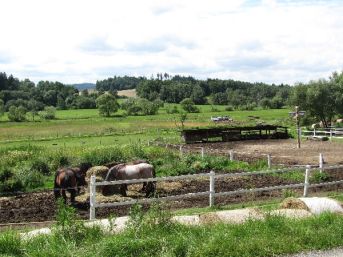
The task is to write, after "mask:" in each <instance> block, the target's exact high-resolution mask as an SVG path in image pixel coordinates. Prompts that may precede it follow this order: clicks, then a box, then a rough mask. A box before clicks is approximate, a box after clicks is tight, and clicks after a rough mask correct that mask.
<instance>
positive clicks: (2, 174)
mask: <svg viewBox="0 0 343 257" xmlns="http://www.w3.org/2000/svg"><path fill="white" fill-rule="evenodd" d="M23 189H24V186H23V183H22V182H21V181H20V180H19V179H18V177H17V176H16V175H15V173H14V172H13V171H12V170H10V169H8V168H2V169H1V170H0V192H1V193H11V192H17V191H22V190H23Z"/></svg>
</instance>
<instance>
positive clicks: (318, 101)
mask: <svg viewBox="0 0 343 257" xmlns="http://www.w3.org/2000/svg"><path fill="white" fill-rule="evenodd" d="M336 92H337V89H335V86H334V84H333V83H330V82H328V81H327V80H323V79H321V80H317V81H311V82H310V83H308V84H305V85H304V84H300V85H297V86H296V87H295V88H294V91H293V94H292V96H291V100H290V102H291V103H292V104H293V105H297V106H299V108H300V109H301V110H304V111H306V112H307V113H306V115H307V116H308V117H313V118H316V119H317V120H319V121H321V122H322V123H323V124H324V126H325V127H328V126H329V123H330V122H331V120H332V119H333V117H334V116H335V114H336V113H337V107H336V105H335V101H336Z"/></svg>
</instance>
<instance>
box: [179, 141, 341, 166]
mask: <svg viewBox="0 0 343 257" xmlns="http://www.w3.org/2000/svg"><path fill="white" fill-rule="evenodd" d="M199 147H204V149H205V151H206V153H208V152H210V153H213V154H220V155H226V156H228V155H229V151H230V150H233V151H234V155H235V156H234V158H235V157H236V158H237V159H238V160H254V159H263V158H267V157H266V155H267V154H271V156H272V163H277V164H287V165H297V164H299V165H300V164H302V165H306V164H310V165H318V163H319V154H320V153H322V154H323V157H324V161H325V164H329V165H334V164H343V141H342V142H331V141H311V140H303V141H302V142H301V147H300V149H299V148H297V141H296V140H294V139H281V140H247V141H235V142H218V143H204V144H189V145H185V146H184V149H185V150H186V151H187V150H191V151H197V152H200V149H199Z"/></svg>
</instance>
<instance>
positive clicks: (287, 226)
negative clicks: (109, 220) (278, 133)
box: [0, 205, 343, 257]
mask: <svg viewBox="0 0 343 257" xmlns="http://www.w3.org/2000/svg"><path fill="white" fill-rule="evenodd" d="M60 208H62V212H61V211H60V212H59V213H60V214H59V215H61V217H60V218H61V219H60V220H59V222H58V223H57V228H55V229H53V234H52V235H49V236H38V237H36V238H32V239H29V240H23V239H20V238H19V236H18V235H17V234H16V233H15V232H10V231H8V232H3V233H1V234H0V255H2V256H4V255H7V256H83V257H86V256H104V257H106V256H233V257H235V256H237V257H238V256H239V257H242V256H246V257H248V256H265V257H267V256H276V255H278V254H287V253H295V252H300V251H303V250H313V249H329V248H333V247H338V246H342V245H343V217H342V216H341V215H337V214H329V213H324V214H322V215H320V216H314V217H311V218H307V219H303V220H297V219H286V218H284V217H280V216H272V215H269V216H268V215H267V217H266V219H265V220H263V221H259V220H249V221H247V222H246V223H244V224H240V225H233V224H231V225H230V224H222V223H218V224H209V225H204V226H194V227H188V226H184V225H180V224H175V223H172V222H171V221H170V214H169V213H168V212H166V211H165V210H164V209H163V208H161V206H160V205H155V206H153V207H152V208H151V209H150V210H149V211H147V212H146V213H143V212H142V209H141V208H140V207H139V206H134V207H133V208H132V210H131V213H130V221H129V226H128V228H127V229H126V230H125V231H124V232H122V233H121V234H117V235H111V234H107V233H104V232H101V230H100V229H99V228H98V227H92V228H86V227H85V226H83V225H80V224H77V223H75V220H74V217H73V215H70V213H72V211H71V210H69V209H63V208H64V207H60ZM66 213H68V214H67V215H65V214H66Z"/></svg>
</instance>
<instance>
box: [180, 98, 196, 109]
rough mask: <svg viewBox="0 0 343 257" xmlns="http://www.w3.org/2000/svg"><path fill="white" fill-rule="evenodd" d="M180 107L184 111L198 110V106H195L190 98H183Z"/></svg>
mask: <svg viewBox="0 0 343 257" xmlns="http://www.w3.org/2000/svg"><path fill="white" fill-rule="evenodd" d="M180 104H181V107H182V109H184V110H185V111H186V112H200V110H199V108H198V107H196V106H195V104H194V102H193V101H192V99H190V98H185V99H183V100H182V101H181V102H180Z"/></svg>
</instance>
